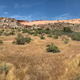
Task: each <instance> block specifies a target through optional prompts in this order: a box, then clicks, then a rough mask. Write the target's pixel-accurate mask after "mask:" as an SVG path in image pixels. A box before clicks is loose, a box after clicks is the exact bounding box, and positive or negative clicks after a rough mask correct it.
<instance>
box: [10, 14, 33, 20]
mask: <svg viewBox="0 0 80 80" xmlns="http://www.w3.org/2000/svg"><path fill="white" fill-rule="evenodd" d="M10 17H11V18H15V19H17V20H30V19H31V17H32V15H29V16H20V15H13V16H10Z"/></svg>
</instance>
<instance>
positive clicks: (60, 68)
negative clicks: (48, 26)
mask: <svg viewBox="0 0 80 80" xmlns="http://www.w3.org/2000/svg"><path fill="white" fill-rule="evenodd" d="M17 33H18V32H17ZM17 33H16V35H11V36H0V39H1V40H3V44H0V62H1V63H0V65H3V64H4V63H6V65H8V66H9V71H8V73H7V75H6V74H5V73H4V72H3V73H0V74H1V75H0V80H5V79H6V80H71V79H72V78H74V77H75V76H76V74H78V73H79V71H80V68H79V66H78V64H79V59H80V55H79V53H80V45H79V44H80V42H78V41H72V40H71V39H70V41H69V43H68V44H64V41H62V39H61V37H59V39H57V40H55V39H53V38H49V37H47V35H45V40H41V39H40V37H38V36H35V37H34V36H33V35H29V36H30V37H31V38H32V39H33V41H31V42H30V43H29V44H25V45H15V44H12V41H13V40H14V38H15V37H16V36H17ZM26 34H27V33H26ZM26 34H23V35H24V36H25V35H26ZM52 42H53V43H54V44H55V45H56V46H58V47H59V49H60V50H61V52H59V53H56V54H54V53H48V52H46V45H47V44H51V43H52ZM69 44H71V46H69Z"/></svg>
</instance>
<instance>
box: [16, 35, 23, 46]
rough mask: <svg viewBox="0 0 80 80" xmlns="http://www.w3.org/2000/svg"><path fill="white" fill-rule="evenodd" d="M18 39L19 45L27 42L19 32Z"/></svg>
mask: <svg viewBox="0 0 80 80" xmlns="http://www.w3.org/2000/svg"><path fill="white" fill-rule="evenodd" d="M15 39H16V44H18V45H20V44H21V45H24V44H25V38H24V36H23V35H22V34H18V36H17V37H16V38H15Z"/></svg>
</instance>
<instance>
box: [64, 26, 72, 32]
mask: <svg viewBox="0 0 80 80" xmlns="http://www.w3.org/2000/svg"><path fill="white" fill-rule="evenodd" d="M63 31H64V32H72V31H71V29H70V28H69V27H64V28H63Z"/></svg>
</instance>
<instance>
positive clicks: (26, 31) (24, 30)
mask: <svg viewBox="0 0 80 80" xmlns="http://www.w3.org/2000/svg"><path fill="white" fill-rule="evenodd" d="M22 31H23V32H22V33H29V32H30V31H29V30H27V29H23V30H22Z"/></svg>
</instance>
